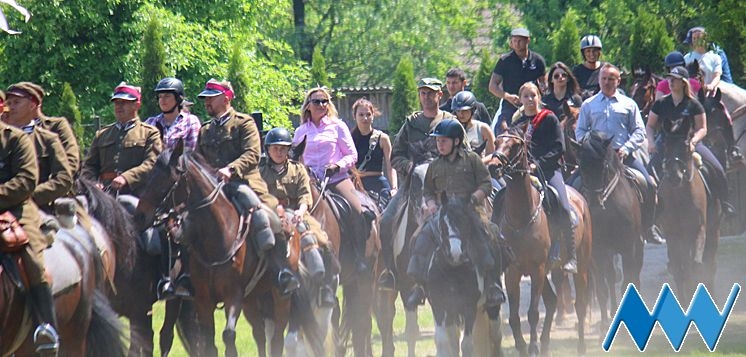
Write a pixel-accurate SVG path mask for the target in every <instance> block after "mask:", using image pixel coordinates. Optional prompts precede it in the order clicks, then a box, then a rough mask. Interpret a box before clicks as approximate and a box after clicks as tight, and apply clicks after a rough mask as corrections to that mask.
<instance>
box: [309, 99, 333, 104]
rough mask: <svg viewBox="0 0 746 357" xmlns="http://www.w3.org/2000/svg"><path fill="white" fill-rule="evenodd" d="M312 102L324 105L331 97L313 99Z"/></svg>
mask: <svg viewBox="0 0 746 357" xmlns="http://www.w3.org/2000/svg"><path fill="white" fill-rule="evenodd" d="M311 103H313V104H316V105H322V104H327V103H329V99H311Z"/></svg>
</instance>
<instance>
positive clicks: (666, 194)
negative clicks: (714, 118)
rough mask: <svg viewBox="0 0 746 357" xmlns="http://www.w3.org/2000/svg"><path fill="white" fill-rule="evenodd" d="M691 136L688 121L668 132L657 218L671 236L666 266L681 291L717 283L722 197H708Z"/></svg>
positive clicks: (666, 134)
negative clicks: (661, 208)
mask: <svg viewBox="0 0 746 357" xmlns="http://www.w3.org/2000/svg"><path fill="white" fill-rule="evenodd" d="M681 120H682V121H683V120H685V119H681ZM682 127H683V128H684V129H681V128H682ZM682 131H683V132H682ZM689 140H690V137H689V126H686V125H681V124H674V126H673V129H672V130H671V131H670V132H666V133H665V142H664V145H663V152H662V155H663V164H662V170H661V183H660V189H659V192H660V194H659V196H660V200H661V202H662V206H663V210H662V212H661V213H660V215H659V217H658V222H659V223H660V226H661V227H662V229H663V232H664V234H665V236H666V238H667V239H666V241H667V247H668V271H669V272H670V273H671V274H672V275H673V278H674V282H675V284H676V285H675V286H676V289H677V294H679V295H682V294H690V293H693V292H694V290H695V289H696V287H697V283H698V282H701V281H705V282H706V284H708V286H709V288H710V289H712V288H714V286H713V285H712V284H713V282H714V279H715V277H714V275H715V265H716V262H715V255H716V254H717V245H718V240H719V238H720V234H719V232H720V203H719V202H718V200H717V199H710V200H708V197H707V196H708V195H707V192H706V191H707V190H706V188H705V186H706V184H705V182H704V177H703V176H702V175H701V173H700V171H699V168H698V167H697V165H696V164H695V162H694V161H695V160H694V159H693V155H692V151H691V149H690V144H689ZM708 201H709V202H708ZM711 291H712V290H711Z"/></svg>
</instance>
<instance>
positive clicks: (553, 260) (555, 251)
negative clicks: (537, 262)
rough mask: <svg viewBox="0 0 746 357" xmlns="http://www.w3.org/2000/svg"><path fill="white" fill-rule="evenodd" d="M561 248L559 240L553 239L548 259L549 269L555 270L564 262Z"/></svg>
mask: <svg viewBox="0 0 746 357" xmlns="http://www.w3.org/2000/svg"><path fill="white" fill-rule="evenodd" d="M560 254H561V248H560V244H559V242H557V241H556V240H555V239H552V242H551V245H550V246H549V260H548V261H547V270H554V269H556V268H559V266H560V264H562V257H561V256H560Z"/></svg>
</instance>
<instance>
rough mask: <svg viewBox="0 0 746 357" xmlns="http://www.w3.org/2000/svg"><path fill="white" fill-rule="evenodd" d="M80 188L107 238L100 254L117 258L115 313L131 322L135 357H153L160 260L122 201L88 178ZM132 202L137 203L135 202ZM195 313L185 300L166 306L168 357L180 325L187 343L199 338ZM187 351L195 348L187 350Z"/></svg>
mask: <svg viewBox="0 0 746 357" xmlns="http://www.w3.org/2000/svg"><path fill="white" fill-rule="evenodd" d="M77 186H78V187H77V189H78V191H79V192H78V193H79V194H80V195H82V196H83V197H84V198H85V200H86V202H87V207H88V213H89V214H90V215H91V216H92V217H93V218H94V219H95V221H94V222H99V224H100V228H96V227H95V226H94V230H99V229H100V230H102V231H103V232H105V235H104V237H105V238H106V241H105V247H106V248H105V249H101V248H100V250H101V251H102V254H104V262H105V263H106V262H107V257H109V256H113V258H114V259H113V260H114V264H113V267H114V270H113V271H112V272H111V273H110V279H111V280H112V283H113V284H112V285H107V286H108V289H106V291H107V296H108V297H109V301H111V304H112V307H113V308H114V311H116V312H117V313H118V314H120V315H122V316H124V317H126V318H127V319H128V320H129V327H130V346H129V356H152V355H153V352H154V348H153V317H152V313H151V311H152V307H153V304H154V303H155V302H156V301H157V296H156V291H155V290H156V288H155V285H156V283H157V281H158V278H159V277H160V267H159V265H160V258H159V257H158V256H156V255H151V254H149V253H147V252H146V249H145V247H143V245H142V244H138V242H139V241H140V237H139V234H138V233H137V230H136V229H135V226H134V222H133V217H132V214H131V213H130V212H129V211H128V210H127V209H126V208H125V207H124V206H123V205H122V204H120V202H119V201H118V200H117V199H115V198H114V197H112V196H111V195H109V194H108V193H106V192H104V191H102V190H101V189H99V188H98V187H97V186H96V183H95V182H92V181H89V180H86V179H84V178H81V179H79V180H78V181H77ZM131 199H132V200H136V198H134V197H131ZM133 205H135V203H134V202H133ZM131 208H132V209H134V207H131ZM105 265H106V264H105ZM108 269H111V267H108V268H107V270H108ZM192 309H193V307H192V305H191V302H189V301H186V300H182V299H181V298H176V299H172V300H168V301H167V302H166V316H165V318H164V321H163V325H162V326H161V330H160V351H161V356H167V355H168V354H169V352H170V350H171V347H172V343H173V338H174V333H173V331H174V327H175V326H176V324H177V322H178V326H176V327H177V328H178V329H179V332H180V333H181V334H182V336H183V337H184V339H191V338H192V337H193V333H194V330H195V328H194V324H193V323H194V318H193V316H190V317H186V316H187V315H189V314H190V313H192V314H193V311H192ZM181 317H183V318H181ZM177 319H178V320H177ZM185 346H186V347H187V348H188V347H189V346H188V345H187V344H185Z"/></svg>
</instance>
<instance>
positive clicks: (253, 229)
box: [223, 182, 275, 252]
mask: <svg viewBox="0 0 746 357" xmlns="http://www.w3.org/2000/svg"><path fill="white" fill-rule="evenodd" d="M223 190H224V191H225V193H226V195H228V197H232V198H233V204H234V205H235V206H236V208H237V209H238V212H239V214H240V215H242V216H247V215H250V217H251V222H250V225H249V231H250V232H249V235H250V237H251V238H252V240H253V241H254V243H255V244H256V248H257V249H258V250H259V251H260V252H267V251H269V250H270V249H272V247H274V245H275V235H274V232H273V230H272V226H271V221H270V216H269V213H268V212H267V210H265V209H263V208H262V207H263V206H262V201H261V200H260V199H259V196H257V195H256V193H255V192H254V191H252V190H251V188H250V187H249V186H248V185H246V184H239V183H237V182H230V183H228V184H227V185H225V187H224V188H223Z"/></svg>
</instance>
